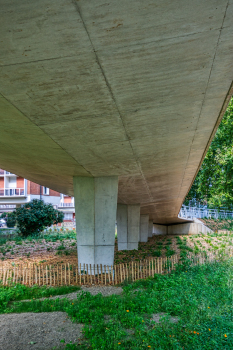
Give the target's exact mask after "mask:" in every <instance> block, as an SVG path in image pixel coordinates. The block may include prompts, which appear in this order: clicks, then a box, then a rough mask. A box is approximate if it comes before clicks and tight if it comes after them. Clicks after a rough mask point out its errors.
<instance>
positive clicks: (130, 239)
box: [117, 204, 140, 250]
mask: <svg viewBox="0 0 233 350" xmlns="http://www.w3.org/2000/svg"><path fill="white" fill-rule="evenodd" d="M139 228H140V204H133V205H126V204H118V205H117V240H118V250H133V249H138V241H139V231H140V230H139Z"/></svg>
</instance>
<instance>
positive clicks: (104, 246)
mask: <svg viewBox="0 0 233 350" xmlns="http://www.w3.org/2000/svg"><path fill="white" fill-rule="evenodd" d="M73 182H74V198H75V216H76V231H77V248H78V262H79V263H81V264H102V265H108V266H111V265H113V260H114V244H115V222H116V210H117V193H118V177H117V176H111V177H96V178H93V177H80V176H75V177H74V178H73Z"/></svg>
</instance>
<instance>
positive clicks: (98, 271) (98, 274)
mask: <svg viewBox="0 0 233 350" xmlns="http://www.w3.org/2000/svg"><path fill="white" fill-rule="evenodd" d="M97 279H98V284H100V270H99V264H97Z"/></svg>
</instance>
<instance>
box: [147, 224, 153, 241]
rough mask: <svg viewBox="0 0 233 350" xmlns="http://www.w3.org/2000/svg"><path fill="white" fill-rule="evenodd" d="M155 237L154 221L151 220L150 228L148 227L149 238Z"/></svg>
mask: <svg viewBox="0 0 233 350" xmlns="http://www.w3.org/2000/svg"><path fill="white" fill-rule="evenodd" d="M152 236H153V220H149V226H148V237H152Z"/></svg>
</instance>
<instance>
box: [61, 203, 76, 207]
mask: <svg viewBox="0 0 233 350" xmlns="http://www.w3.org/2000/svg"><path fill="white" fill-rule="evenodd" d="M59 207H74V203H63V202H60V204H59Z"/></svg>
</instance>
